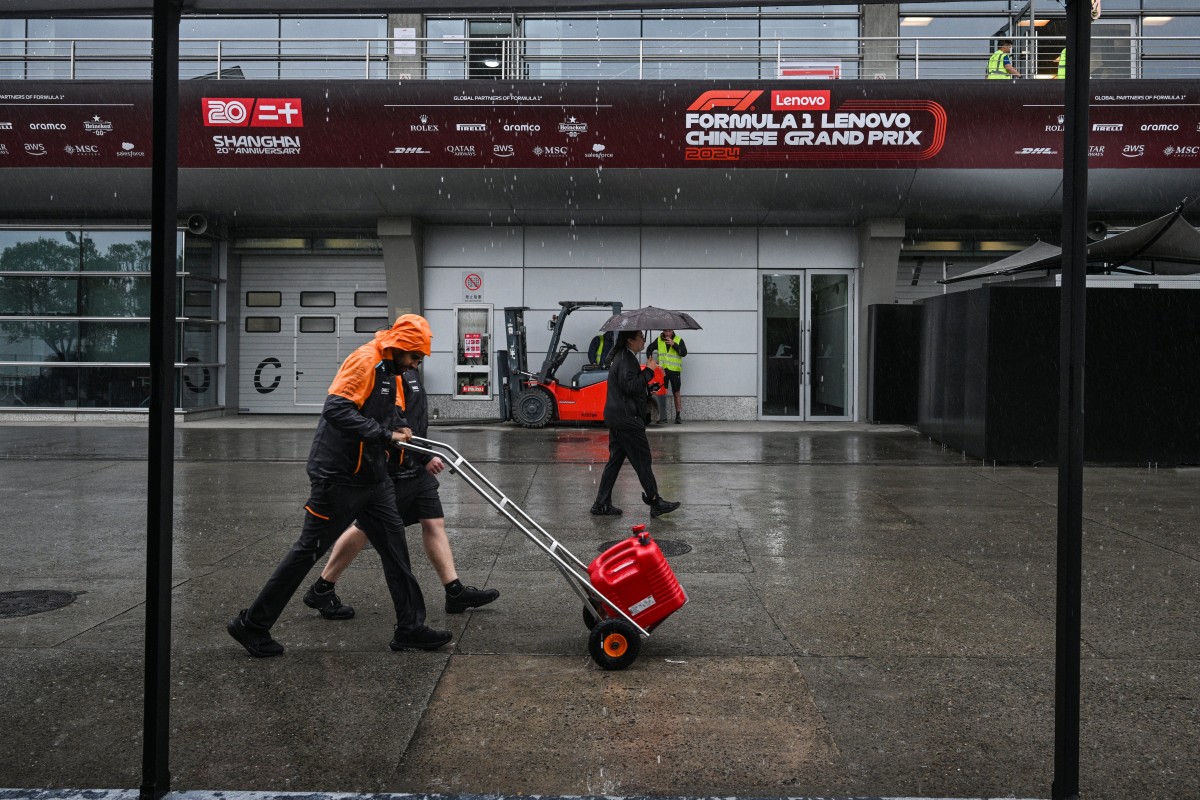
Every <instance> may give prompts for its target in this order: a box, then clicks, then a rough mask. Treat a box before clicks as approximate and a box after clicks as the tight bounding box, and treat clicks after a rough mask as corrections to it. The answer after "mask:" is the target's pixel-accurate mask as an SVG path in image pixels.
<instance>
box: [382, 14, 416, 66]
mask: <svg viewBox="0 0 1200 800" xmlns="http://www.w3.org/2000/svg"><path fill="white" fill-rule="evenodd" d="M410 30H411V31H412V36H413V37H415V39H420V38H422V37H423V36H424V35H425V18H424V16H423V15H421V14H388V20H387V35H388V38H390V39H391V42H390V43H389V44H388V78H390V79H392V80H397V81H406V80H414V79H417V78H423V77H425V70H424V69H423V68H422V65H421V59H422V58H423V57H424V55H425V47H424V45H423V43H422V42H418V41H415V39H411V40H410V39H409V38H408V36H407V33H408V31H410ZM401 34H405V35H401Z"/></svg>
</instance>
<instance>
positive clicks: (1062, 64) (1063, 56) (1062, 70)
mask: <svg viewBox="0 0 1200 800" xmlns="http://www.w3.org/2000/svg"><path fill="white" fill-rule="evenodd" d="M1054 63H1055V64H1058V74H1057V75H1055V76H1054V79H1055V80H1058V81H1065V80H1066V79H1067V48H1065V47H1064V48H1063V49H1062V52H1061V53H1059V54H1058V58H1056V59H1054Z"/></svg>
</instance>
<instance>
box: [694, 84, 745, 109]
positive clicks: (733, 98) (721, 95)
mask: <svg viewBox="0 0 1200 800" xmlns="http://www.w3.org/2000/svg"><path fill="white" fill-rule="evenodd" d="M760 96H762V89H752V90H750V91H748V92H746V91H738V90H736V89H718V90H714V91H711V92H705V93H704V94H702V95H700V96H699V97H697V98H696V99H695V101H694V102H693V103H692V104H691V105H690V106H688V111H712V110H713V109H714V108H728V109H732V110H733V111H745V110H746V109H747V108H749V107H750V106H751V105H753V104H754V101H755V100H757V99H758V98H759V97H760Z"/></svg>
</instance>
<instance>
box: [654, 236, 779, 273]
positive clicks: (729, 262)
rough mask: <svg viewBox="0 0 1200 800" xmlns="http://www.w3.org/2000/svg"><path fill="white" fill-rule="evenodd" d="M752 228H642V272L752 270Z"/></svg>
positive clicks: (755, 239) (754, 262)
mask: <svg viewBox="0 0 1200 800" xmlns="http://www.w3.org/2000/svg"><path fill="white" fill-rule="evenodd" d="M757 267H758V231H757V229H756V228H643V229H642V268H643V269H692V270H695V269H754V268H757Z"/></svg>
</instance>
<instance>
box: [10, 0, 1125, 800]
mask: <svg viewBox="0 0 1200 800" xmlns="http://www.w3.org/2000/svg"><path fill="white" fill-rule="evenodd" d="M823 1H824V0H783V1H782V2H781V3H777V5H794V6H804V5H819V4H821V3H822V2H823ZM886 1H887V0H859V3H860V4H862V5H878V4H884V3H885V2H886ZM891 1H892V2H894V0H891ZM918 1H919V2H930V3H936V2H939V0H918ZM648 5H649V6H654V7H657V8H705V7H711V6H712V0H653V2H650V3H647V2H636V0H634V1H631V0H511V1H510V2H505V0H500V2H497V0H449V1H448V2H437V0H426V1H425V2H417V1H416V0H392V1H391V2H389V1H388V0H0V16H8V17H14V16H28V15H31V14H39V13H40V14H46V13H48V14H53V15H96V16H99V15H121V14H138V15H149V16H151V18H152V31H153V61H152V65H153V90H152V96H153V109H154V120H153V128H152V130H153V136H152V141H153V154H154V156H153V163H152V167H151V203H152V208H151V236H150V243H151V265H150V270H151V276H150V299H151V312H150V326H149V334H150V342H151V346H150V364H151V367H150V376H151V394H150V405H149V418H150V421H149V428H150V430H149V448H148V450H149V452H148V464H147V467H148V475H149V477H148V482H147V531H146V533H147V575H146V605H147V610H146V645H145V670H144V672H145V701H144V726H143V758H142V783H141V786H140V789H139V791H140V797H141V798H142V800H158V798H161V797H163V796H164V795H165V794H166V793H167V792H168V791H170V772H169V769H168V755H169V735H168V734H169V706H170V652H171V561H172V526H173V516H172V502H173V495H174V464H173V458H174V425H175V416H174V412H175V409H174V396H173V391H172V388H173V382H174V361H175V315H174V309H175V300H176V297H175V295H176V287H175V280H174V277H175V242H176V215H177V210H178V209H177V205H178V169H177V166H178V149H179V137H178V104H179V103H178V101H179V79H178V76H179V26H180V20H181V18H182V15H183V14H184V13H188V14H224V15H231V16H232V15H243V16H246V15H252V14H262V13H285V12H286V13H293V14H296V13H323V12H324V13H342V14H345V13H404V12H412V13H429V12H431V11H432V12H445V11H479V12H488V13H493V14H495V13H516V12H538V11H541V12H556V11H557V12H563V11H583V10H600V11H604V10H618V9H637V8H643V7H646V6H648ZM735 5H736V3H735ZM1064 6H1065V11H1066V23H1067V37H1066V50H1067V52H1068V53H1069V58H1068V61H1067V65H1068V66H1067V75H1066V80H1065V81H1063V83H1064V87H1063V89H1064V103H1063V107H1064V128H1063V139H1064V143H1063V211H1062V242H1063V250H1062V254H1061V264H1062V270H1063V280H1062V294H1061V306H1060V319H1059V335H1060V350H1059V352H1060V359H1059V365H1060V367H1059V368H1060V373H1059V415H1058V416H1059V425H1058V428H1059V445H1058V463H1059V472H1058V555H1057V581H1056V583H1057V589H1056V594H1057V600H1056V614H1055V616H1056V625H1055V628H1056V635H1055V642H1056V644H1055V715H1054V719H1055V725H1054V727H1055V733H1054V778H1053V783H1052V785H1051V796H1052V797H1053V798H1054V800H1070V798H1077V797H1078V796H1079V704H1080V666H1081V664H1080V633H1081V631H1080V607H1081V583H1082V531H1083V376H1084V357H1085V353H1084V341H1085V337H1084V334H1085V322H1084V320H1085V306H1084V304H1085V278H1086V273H1087V264H1086V261H1087V255H1088V253H1087V232H1086V226H1087V196H1088V191H1087V184H1088V164H1087V159H1088V126H1089V122H1088V106H1089V97H1090V93H1089V82H1090V81H1089V75H1088V72H1087V70H1080V69H1077V68H1076V65H1078V64H1088V63H1090V61H1091V29H1090V22H1091V19H1092V18H1093V14H1097V13H1098V12H1099V8H1100V0H1064ZM1116 238H1118V237H1114V239H1116Z"/></svg>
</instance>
